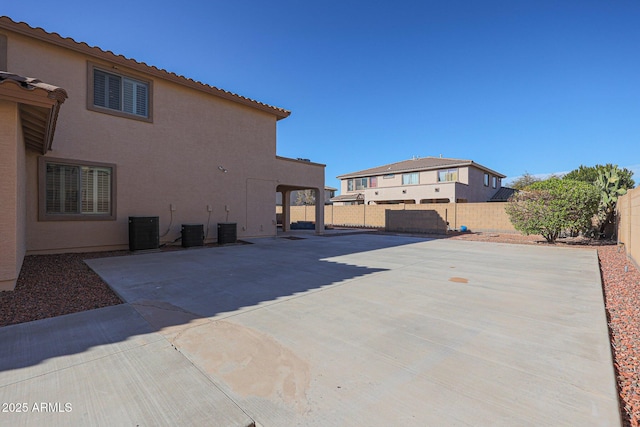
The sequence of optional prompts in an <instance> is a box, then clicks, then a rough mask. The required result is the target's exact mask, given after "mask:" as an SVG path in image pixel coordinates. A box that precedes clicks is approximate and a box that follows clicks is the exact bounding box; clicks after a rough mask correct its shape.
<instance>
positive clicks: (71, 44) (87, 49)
mask: <svg viewBox="0 0 640 427" xmlns="http://www.w3.org/2000/svg"><path fill="white" fill-rule="evenodd" d="M0 29H5V30H8V31H13V32H15V33H18V34H22V35H25V36H28V37H32V38H35V39H38V40H42V41H45V42H47V43H51V44H54V45H57V46H61V47H64V48H67V49H70V50H73V51H76V52H80V53H83V54H85V55H89V56H92V57H94V58H99V59H102V60H104V61H109V62H112V63H114V64H117V65H121V66H123V67H128V68H130V69H132V70H135V71H139V72H143V73H146V74H149V75H151V76H154V77H157V78H161V79H164V80H168V81H171V82H174V83H177V84H180V85H183V86H187V87H190V88H193V89H196V90H200V91H202V92H206V93H209V94H211V95H215V96H218V97H220V98H224V99H227V100H229V101H233V102H237V103H239V104H243V105H246V106H249V107H252V108H256V109H258V110H262V111H266V112H268V113H271V114H274V115H275V116H276V117H277V120H280V119H284V118H286V117H289V115H290V114H291V112H290V111H288V110H285V109H283V108H279V107H274V106H272V105H267V104H263V103H262V102H258V101H256V100H253V99H250V98H245V97H244V96H240V95H238V94H235V93H232V92H227V91H226V90H222V89H219V88H217V87H215V86H210V85H208V84H205V83H202V82H199V81H196V80H192V79H190V78H187V77H184V76H181V75H178V74H175V73H171V72H169V71H166V70H164V69H160V68H157V67H155V66H153V65H147V64H146V63H144V62H138V61H136V60H135V59H131V58H126V57H124V56H122V55H116V54H115V53H113V52H111V51H105V50H102V49H100V48H99V47H95V46H89V45H88V44H86V43H80V42H77V41H75V40H74V39H72V38H69V37H67V38H63V37H62V36H60V35H59V34H58V33H49V32H46V31H45V30H43V29H42V28H33V27H31V26H29V25H28V24H26V23H24V22H15V21H13V20H12V19H11V18H9V17H7V16H2V17H0ZM5 71H6V70H5Z"/></svg>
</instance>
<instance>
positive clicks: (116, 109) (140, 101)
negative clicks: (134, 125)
mask: <svg viewBox="0 0 640 427" xmlns="http://www.w3.org/2000/svg"><path fill="white" fill-rule="evenodd" d="M89 73H90V74H89V75H90V84H89V94H88V95H89V96H88V98H89V100H88V102H87V104H88V105H87V106H88V108H89V109H91V110H94V111H100V112H102V113H109V114H115V115H119V116H123V117H129V118H135V119H138V120H145V121H151V82H150V81H143V80H140V79H136V78H132V77H129V76H125V75H122V74H116V73H112V72H107V71H104V70H102V69H99V68H97V67H95V66H92V65H90V66H89Z"/></svg>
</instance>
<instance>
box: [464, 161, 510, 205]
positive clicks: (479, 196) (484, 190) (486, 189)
mask: <svg viewBox="0 0 640 427" xmlns="http://www.w3.org/2000/svg"><path fill="white" fill-rule="evenodd" d="M468 169H469V183H470V184H469V188H468V190H467V193H466V197H465V198H466V199H468V200H469V201H487V200H489V199H491V197H492V196H493V195H494V194H496V193H497V192H498V190H500V186H501V185H500V184H501V181H500V179H498V184H497V186H496V188H493V187H492V179H493V177H494V176H495V175H492V174H489V185H488V186H485V185H484V174H485V173H486V172H485V171H483V170H481V169H477V168H468Z"/></svg>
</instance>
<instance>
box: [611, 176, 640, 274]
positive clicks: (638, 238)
mask: <svg viewBox="0 0 640 427" xmlns="http://www.w3.org/2000/svg"><path fill="white" fill-rule="evenodd" d="M617 211H618V212H617V213H618V215H617V217H618V233H617V234H618V242H619V243H623V244H624V248H625V251H626V253H627V256H628V257H629V258H630V259H631V260H632V261H633V262H634V264H635V265H636V267H640V187H638V188H635V189H633V190H629V191H628V192H627V194H626V195H624V196H622V197H620V198H619V199H618V205H617Z"/></svg>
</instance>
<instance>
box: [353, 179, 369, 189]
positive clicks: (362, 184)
mask: <svg viewBox="0 0 640 427" xmlns="http://www.w3.org/2000/svg"><path fill="white" fill-rule="evenodd" d="M355 182H356V190H364V189H365V188H367V187H368V186H369V178H356V179H355Z"/></svg>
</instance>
